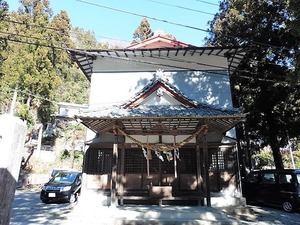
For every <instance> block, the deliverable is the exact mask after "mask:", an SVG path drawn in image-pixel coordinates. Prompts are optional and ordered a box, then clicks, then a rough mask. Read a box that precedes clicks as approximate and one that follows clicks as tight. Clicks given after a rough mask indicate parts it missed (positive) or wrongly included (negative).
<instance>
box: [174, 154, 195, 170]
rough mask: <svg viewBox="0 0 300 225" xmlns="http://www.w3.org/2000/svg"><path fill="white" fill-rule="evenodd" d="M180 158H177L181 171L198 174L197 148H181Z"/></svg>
mask: <svg viewBox="0 0 300 225" xmlns="http://www.w3.org/2000/svg"><path fill="white" fill-rule="evenodd" d="M179 151H180V153H179V156H180V160H178V159H177V163H178V167H179V169H180V173H183V174H193V173H194V174H196V173H197V160H196V151H195V149H180V150H179Z"/></svg>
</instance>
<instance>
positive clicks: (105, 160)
mask: <svg viewBox="0 0 300 225" xmlns="http://www.w3.org/2000/svg"><path fill="white" fill-rule="evenodd" d="M111 167H112V149H88V150H87V152H86V160H85V167H84V168H85V172H86V173H87V174H109V173H111Z"/></svg>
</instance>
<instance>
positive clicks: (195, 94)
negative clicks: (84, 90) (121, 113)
mask: <svg viewBox="0 0 300 225" xmlns="http://www.w3.org/2000/svg"><path fill="white" fill-rule="evenodd" d="M154 74H155V72H142V73H140V72H131V73H94V74H93V75H92V78H91V89H90V108H95V107H101V106H105V105H118V104H121V103H123V102H127V101H128V100H130V99H131V98H132V97H134V96H135V94H136V93H137V92H138V91H140V90H141V89H142V88H143V87H144V86H146V85H147V84H149V82H150V80H151V79H152V78H153V77H154ZM164 74H165V75H164V76H163V79H167V80H168V82H169V83H170V84H172V85H173V86H175V87H176V88H178V89H179V90H180V91H181V92H182V93H183V94H184V95H185V96H187V97H189V98H191V99H193V100H195V101H197V102H200V103H207V104H210V105H214V106H218V107H221V108H232V99H231V90H230V83H229V77H228V74H227V72H226V71H215V72H200V71H198V72H177V73H176V72H165V73H164Z"/></svg>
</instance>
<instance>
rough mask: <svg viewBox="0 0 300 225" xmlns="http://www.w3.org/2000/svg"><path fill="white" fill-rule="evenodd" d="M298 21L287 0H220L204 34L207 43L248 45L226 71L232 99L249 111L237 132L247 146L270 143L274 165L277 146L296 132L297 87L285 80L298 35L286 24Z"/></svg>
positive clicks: (278, 157) (279, 162)
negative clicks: (207, 34)
mask: <svg viewBox="0 0 300 225" xmlns="http://www.w3.org/2000/svg"><path fill="white" fill-rule="evenodd" d="M297 21H298V22H299V20H298V18H296V17H295V14H294V12H293V11H292V10H290V8H289V1H288V0H277V1H264V0H257V1H251V0H246V1H245V0H223V1H222V2H221V3H220V12H219V13H218V14H216V16H215V18H214V20H213V21H211V22H210V31H211V36H210V37H208V38H207V39H206V41H207V44H208V45H215V46H216V45H220V46H252V48H251V49H250V50H249V52H248V54H247V60H245V61H244V62H243V65H242V66H241V67H240V68H239V70H238V71H237V72H236V73H235V74H232V77H231V84H232V92H233V99H234V104H235V106H238V107H242V108H243V110H244V112H245V113H249V114H248V116H247V123H246V125H247V136H248V137H246V136H240V138H242V139H246V138H249V139H250V142H248V141H247V140H245V142H244V143H251V146H250V145H248V148H250V147H252V148H253V149H255V148H256V147H255V146H258V147H263V146H266V145H270V146H271V148H272V152H273V156H274V162H275V166H276V167H277V168H283V163H282V156H281V153H280V147H283V146H285V145H286V144H287V142H288V138H290V137H295V136H297V135H299V134H300V131H299V128H297V127H299V112H300V108H299V102H298V104H297V96H299V89H298V90H296V89H295V86H294V84H292V83H290V82H289V81H290V80H291V78H295V77H296V75H295V73H292V70H291V68H292V67H293V66H296V65H297V63H298V62H297V60H296V59H297V58H296V53H297V52H298V50H299V46H300V45H299V41H300V36H299V33H296V32H293V31H292V29H291V25H292V23H294V22H297ZM291 93H293V94H291ZM296 111H298V114H297V113H296ZM296 114H297V115H296Z"/></svg>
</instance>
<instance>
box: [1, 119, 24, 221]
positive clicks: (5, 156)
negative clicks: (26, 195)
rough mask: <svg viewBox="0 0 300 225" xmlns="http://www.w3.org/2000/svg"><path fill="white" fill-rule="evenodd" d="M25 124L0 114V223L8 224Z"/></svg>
mask: <svg viewBox="0 0 300 225" xmlns="http://www.w3.org/2000/svg"><path fill="white" fill-rule="evenodd" d="M26 132H27V126H26V124H25V123H24V122H23V121H21V120H20V119H19V118H17V117H14V116H12V115H8V114H5V115H1V116H0V224H1V225H8V224H9V221H10V211H11V208H12V203H13V200H14V195H15V189H16V185H17V180H18V176H19V172H20V167H21V159H22V153H23V148H24V143H25V137H26Z"/></svg>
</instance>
